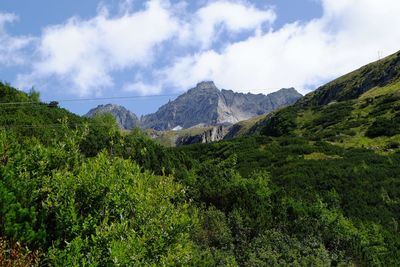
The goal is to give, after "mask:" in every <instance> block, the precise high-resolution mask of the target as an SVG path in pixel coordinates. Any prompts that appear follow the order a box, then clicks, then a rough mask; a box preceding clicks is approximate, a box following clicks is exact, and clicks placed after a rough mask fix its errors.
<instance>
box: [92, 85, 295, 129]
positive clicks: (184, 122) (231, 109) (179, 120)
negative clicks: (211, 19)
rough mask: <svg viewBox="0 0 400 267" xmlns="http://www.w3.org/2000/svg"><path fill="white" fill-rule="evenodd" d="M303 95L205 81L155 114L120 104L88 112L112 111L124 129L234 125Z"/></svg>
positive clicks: (282, 105)
mask: <svg viewBox="0 0 400 267" xmlns="http://www.w3.org/2000/svg"><path fill="white" fill-rule="evenodd" d="M301 97H302V95H301V94H300V93H298V92H297V91H296V90H295V89H294V88H288V89H281V90H279V91H277V92H274V93H271V94H268V95H263V94H250V93H247V94H243V93H235V92H233V91H231V90H224V89H222V90H219V89H218V88H217V87H216V86H215V84H214V82H211V81H208V82H201V83H199V84H197V86H196V87H194V88H192V89H190V90H189V91H187V92H186V93H184V94H182V95H180V96H179V97H178V98H177V99H175V100H174V101H170V102H169V103H167V104H165V105H163V106H162V107H160V108H159V110H158V111H157V112H155V113H153V114H149V115H145V116H142V117H141V119H140V120H139V119H138V118H137V116H136V115H135V114H134V113H132V112H130V111H128V110H127V109H126V108H124V107H122V106H118V105H112V104H108V105H100V106H98V107H96V108H94V109H92V110H90V111H89V112H88V113H87V114H86V115H85V116H86V117H93V116H94V115H95V114H99V113H111V114H112V115H113V116H114V117H115V118H116V120H117V122H118V124H119V125H120V127H121V128H122V129H133V128H135V127H139V126H140V127H141V128H143V129H154V130H157V131H167V130H177V129H187V128H191V127H204V126H215V125H232V124H235V123H237V122H239V121H243V120H247V119H250V118H252V117H255V116H258V115H262V114H266V113H269V112H271V111H274V110H276V109H279V108H282V107H286V106H289V105H291V104H293V103H294V102H296V101H297V100H298V99H299V98H301Z"/></svg>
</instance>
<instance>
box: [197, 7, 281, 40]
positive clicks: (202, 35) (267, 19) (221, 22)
mask: <svg viewBox="0 0 400 267" xmlns="http://www.w3.org/2000/svg"><path fill="white" fill-rule="evenodd" d="M275 18H276V15H275V13H274V12H273V11H272V10H271V9H266V10H260V9H257V8H255V7H254V6H252V5H250V4H248V3H246V2H243V3H241V2H232V1H216V2H212V3H211V4H209V5H206V6H204V7H202V8H200V9H199V10H198V11H197V12H196V14H195V16H194V21H192V22H191V23H192V27H193V28H194V29H193V30H192V31H193V32H192V34H193V37H194V39H196V41H198V42H200V43H201V45H202V47H203V48H208V47H210V45H211V44H212V43H213V42H215V41H217V40H218V37H219V32H220V31H222V30H224V29H225V30H226V31H228V32H229V33H231V34H232V33H239V32H242V31H245V30H255V29H260V28H261V26H262V25H263V24H264V23H268V24H271V23H272V22H273V21H274V20H275Z"/></svg>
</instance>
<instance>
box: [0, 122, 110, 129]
mask: <svg viewBox="0 0 400 267" xmlns="http://www.w3.org/2000/svg"><path fill="white" fill-rule="evenodd" d="M89 125H95V126H103V127H107V126H110V125H109V124H104V123H71V124H67V125H65V124H62V123H60V124H36V125H29V124H15V125H0V129H2V128H27V129H31V128H61V127H63V126H67V127H83V126H89Z"/></svg>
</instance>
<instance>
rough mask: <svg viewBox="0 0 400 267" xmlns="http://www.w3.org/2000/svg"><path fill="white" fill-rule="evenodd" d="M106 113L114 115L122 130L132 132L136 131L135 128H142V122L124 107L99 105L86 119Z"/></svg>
mask: <svg viewBox="0 0 400 267" xmlns="http://www.w3.org/2000/svg"><path fill="white" fill-rule="evenodd" d="M104 113H110V114H111V115H113V116H114V118H115V120H116V121H117V123H118V126H119V127H120V128H121V129H125V130H131V129H134V128H135V127H139V126H140V121H139V119H138V117H137V116H136V115H135V114H134V113H132V112H131V111H129V110H127V109H126V108H125V107H123V106H119V105H115V104H106V105H99V106H97V107H96V108H94V109H91V110H90V111H89V112H88V113H87V114H86V115H85V117H89V118H92V117H94V116H96V115H97V114H104Z"/></svg>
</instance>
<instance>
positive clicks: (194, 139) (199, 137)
mask: <svg viewBox="0 0 400 267" xmlns="http://www.w3.org/2000/svg"><path fill="white" fill-rule="evenodd" d="M227 131H228V128H227V127H225V126H223V125H219V126H215V127H212V128H211V129H208V130H206V131H204V132H203V133H200V134H196V135H186V136H180V137H178V138H177V140H176V142H175V144H176V145H177V146H181V145H191V144H197V143H203V144H205V143H211V142H216V141H220V140H222V139H224V136H225V135H226V133H227Z"/></svg>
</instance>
